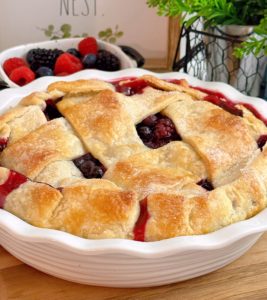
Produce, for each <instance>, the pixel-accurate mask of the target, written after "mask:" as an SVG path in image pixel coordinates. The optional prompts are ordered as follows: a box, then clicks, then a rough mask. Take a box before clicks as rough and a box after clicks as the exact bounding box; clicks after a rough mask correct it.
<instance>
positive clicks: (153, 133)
mask: <svg viewBox="0 0 267 300" xmlns="http://www.w3.org/2000/svg"><path fill="white" fill-rule="evenodd" d="M136 130H137V133H138V135H139V136H140V138H141V140H142V141H143V143H144V144H145V145H146V146H147V147H149V148H152V149H156V148H159V147H162V146H164V145H166V144H168V143H169V142H172V141H179V140H181V137H180V135H179V134H178V133H177V131H176V129H175V126H174V124H173V122H172V120H171V119H170V118H168V117H166V116H163V115H161V114H160V113H158V114H156V115H151V116H149V117H147V118H145V119H144V120H143V121H142V122H141V123H139V124H138V125H137V126H136Z"/></svg>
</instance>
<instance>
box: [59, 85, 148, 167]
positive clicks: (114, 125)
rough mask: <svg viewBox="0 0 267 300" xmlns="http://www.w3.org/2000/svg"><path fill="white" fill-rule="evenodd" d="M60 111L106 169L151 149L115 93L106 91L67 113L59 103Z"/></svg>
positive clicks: (73, 107)
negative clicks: (141, 137)
mask: <svg viewBox="0 0 267 300" xmlns="http://www.w3.org/2000/svg"><path fill="white" fill-rule="evenodd" d="M58 108H59V110H60V112H61V113H62V114H63V115H64V116H65V117H66V119H67V120H68V121H69V122H70V123H71V125H72V126H73V127H74V129H75V130H76V132H77V134H79V136H80V138H81V139H82V141H83V142H84V144H85V146H86V148H87V150H88V151H89V152H90V153H92V154H93V156H94V157H95V158H97V159H99V160H100V161H101V162H102V163H103V164H104V165H105V166H106V167H108V166H110V165H111V164H112V163H114V162H116V161H118V160H119V159H123V158H126V157H128V156H130V155H131V154H134V153H138V152H141V151H144V150H146V149H147V148H146V147H145V146H144V144H143V142H142V141H141V139H140V138H139V137H138V135H137V132H136V129H135V126H134V123H133V121H132V119H131V117H130V115H129V114H128V113H127V111H126V110H125V109H124V107H123V105H121V103H120V102H119V101H118V99H117V94H116V93H114V92H112V91H109V90H105V91H102V92H100V93H99V94H97V95H96V96H95V97H93V98H92V99H89V100H88V101H86V102H83V103H79V104H76V105H74V106H72V107H69V108H67V109H66V108H64V109H62V107H61V105H60V103H59V104H58Z"/></svg>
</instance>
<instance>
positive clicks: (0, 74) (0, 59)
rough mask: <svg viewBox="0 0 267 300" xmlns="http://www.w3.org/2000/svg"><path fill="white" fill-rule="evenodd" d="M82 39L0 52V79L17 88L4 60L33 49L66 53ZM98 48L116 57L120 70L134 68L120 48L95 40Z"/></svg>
mask: <svg viewBox="0 0 267 300" xmlns="http://www.w3.org/2000/svg"><path fill="white" fill-rule="evenodd" d="M81 40H82V38H69V39H58V40H51V41H43V42H38V43H30V44H25V45H20V46H16V47H12V48H9V49H6V50H4V51H2V52H0V78H2V79H3V80H4V81H5V82H6V83H7V84H8V86H10V87H19V86H18V85H17V84H16V83H14V82H13V81H12V80H10V79H9V77H8V76H7V74H6V73H5V71H4V69H3V64H4V62H5V60H7V59H8V58H11V57H22V58H25V57H26V54H27V52H28V51H29V50H30V49H34V48H45V49H54V48H58V49H61V50H63V51H66V50H67V49H69V48H77V45H78V43H79V42H80V41H81ZM97 43H98V46H99V47H100V48H101V49H106V50H108V51H110V52H111V53H113V54H114V55H116V56H117V57H118V58H119V59H120V62H121V69H128V68H134V67H136V61H135V60H133V59H132V58H130V57H129V56H128V55H126V54H125V53H124V52H123V51H122V50H121V48H120V47H118V46H116V45H113V44H110V43H107V42H104V41H102V40H97Z"/></svg>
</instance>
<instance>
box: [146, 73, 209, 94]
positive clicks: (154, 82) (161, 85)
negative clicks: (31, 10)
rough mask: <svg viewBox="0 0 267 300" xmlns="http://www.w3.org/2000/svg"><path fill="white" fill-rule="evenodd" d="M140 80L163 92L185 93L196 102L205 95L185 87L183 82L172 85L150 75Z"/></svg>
mask: <svg viewBox="0 0 267 300" xmlns="http://www.w3.org/2000/svg"><path fill="white" fill-rule="evenodd" d="M141 78H142V79H144V80H145V81H147V82H148V83H149V84H150V85H151V86H153V87H155V88H158V89H161V90H164V91H179V92H182V93H186V94H188V95H190V96H192V97H193V98H194V99H198V100H201V99H204V97H205V96H206V94H205V93H203V92H201V91H198V90H196V89H193V88H190V87H188V85H187V86H186V85H185V83H184V82H183V83H182V84H181V85H180V84H174V83H171V82H167V81H165V80H161V79H159V78H157V77H154V76H152V75H143V76H142V77H141Z"/></svg>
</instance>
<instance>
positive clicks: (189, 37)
mask: <svg viewBox="0 0 267 300" xmlns="http://www.w3.org/2000/svg"><path fill="white" fill-rule="evenodd" d="M200 22H201V21H197V22H195V23H194V24H193V25H192V26H190V27H188V28H187V27H186V26H185V25H184V24H183V26H182V28H181V33H180V37H179V39H178V43H177V47H176V52H175V57H174V61H173V64H172V70H173V71H181V70H182V71H184V72H185V73H189V72H191V75H193V76H195V77H198V78H199V79H203V78H202V74H203V70H201V67H200V62H199V61H198V59H199V58H198V56H199V55H200V53H201V58H202V61H203V58H205V59H206V60H207V61H208V60H209V58H210V53H209V49H208V48H209V47H210V46H211V44H212V43H214V44H216V46H218V44H219V41H220V40H223V41H227V42H228V44H230V47H232V48H233V47H235V46H237V45H238V44H240V43H242V42H243V41H244V38H247V37H249V36H250V34H248V35H240V36H232V35H228V34H227V33H225V32H222V31H221V30H220V28H218V27H212V28H211V30H210V31H205V30H199V29H198V24H199V23H200ZM215 32H217V33H218V34H216V33H215ZM207 37H209V38H210V39H211V40H212V42H210V44H209V45H207V43H205V42H204V39H205V38H206V39H207ZM182 39H185V55H184V57H182V58H180V57H179V53H180V46H181V41H182ZM227 48H229V47H227ZM225 50H227V49H222V51H225ZM224 56H225V55H224V53H223V55H222V61H221V62H220V64H222V65H223V67H224V68H225V69H226V70H227V72H228V73H229V74H228V80H226V83H230V78H231V70H228V69H227V66H226V65H225V64H224V61H223V59H224V58H223V57H224ZM263 59H264V55H261V56H259V57H255V66H256V67H255V72H254V73H253V74H252V75H249V76H247V75H246V72H245V71H244V70H241V71H242V72H243V73H242V78H240V80H242V81H243V82H244V83H245V84H244V88H242V89H239V90H240V91H241V92H243V93H247V94H250V93H249V92H248V90H249V86H251V85H253V84H254V83H253V82H252V80H253V79H252V76H254V77H255V75H257V76H259V78H258V80H261V81H262V86H261V89H260V96H261V94H263V93H264V89H265V86H264V84H266V82H265V81H264V79H263V75H258V69H259V66H260V64H261V61H263ZM193 61H194V67H192V65H193V63H192V62H193ZM264 61H265V60H264ZM217 67H218V65H213V66H211V67H210V70H211V72H210V73H211V74H210V75H209V76H210V79H209V80H211V81H216V80H217V79H216V78H215V76H214V74H213V70H215V69H216V68H217Z"/></svg>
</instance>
